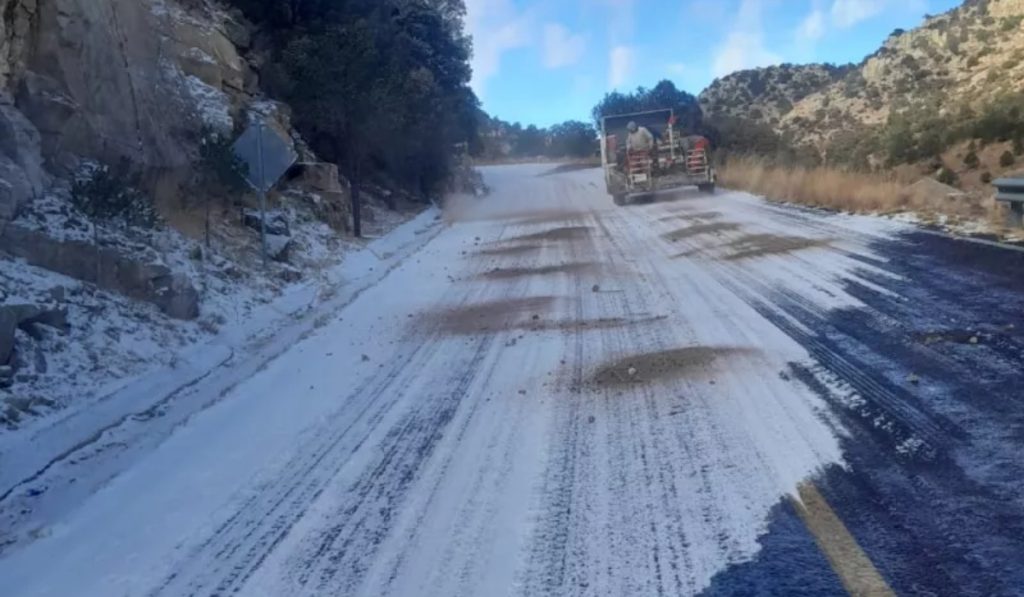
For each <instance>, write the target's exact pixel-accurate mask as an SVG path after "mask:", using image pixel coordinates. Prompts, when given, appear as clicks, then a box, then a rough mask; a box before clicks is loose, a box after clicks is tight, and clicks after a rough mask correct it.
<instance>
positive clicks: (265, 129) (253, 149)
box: [233, 122, 298, 193]
mask: <svg viewBox="0 0 1024 597" xmlns="http://www.w3.org/2000/svg"><path fill="white" fill-rule="evenodd" d="M233 149H234V151H235V156H236V157H238V159H239V160H241V161H242V162H243V163H244V164H245V165H246V166H248V171H247V172H246V180H248V182H249V184H251V185H252V187H253V188H254V189H256V190H257V191H262V192H264V193H265V192H267V191H269V190H270V189H271V188H272V187H273V186H274V184H275V183H277V180H278V179H279V178H281V176H282V175H283V174H284V173H285V172H287V171H288V168H291V167H292V164H294V163H295V160H296V159H298V156H297V155H296V154H295V150H294V149H292V142H291V140H290V139H285V138H284V137H283V136H282V135H281V134H280V133H278V132H277V130H275V129H274V128H273V127H269V126H267V125H265V124H263V122H256V123H253V124H251V125H249V128H247V129H245V132H244V133H242V136H241V137H239V138H238V140H237V141H235V144H234V146H233Z"/></svg>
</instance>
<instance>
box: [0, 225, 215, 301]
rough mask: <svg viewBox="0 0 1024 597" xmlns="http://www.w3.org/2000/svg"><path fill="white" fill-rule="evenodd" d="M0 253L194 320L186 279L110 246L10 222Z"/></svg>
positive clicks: (192, 290)
mask: <svg viewBox="0 0 1024 597" xmlns="http://www.w3.org/2000/svg"><path fill="white" fill-rule="evenodd" d="M0 251H4V252H7V253H9V254H11V255H13V256H14V257H20V258H22V259H24V260H25V261H26V262H27V263H28V264H29V265H34V266H38V267H42V268H45V269H48V270H51V271H54V272H58V273H61V274H64V275H66V276H70V277H72V278H75V279H77V280H81V281H83V282H89V283H92V284H96V285H97V286H98V287H99V288H102V289H104V290H111V291H114V292H117V293H120V294H123V295H125V296H128V297H131V298H134V299H137V300H141V301H146V302H149V303H153V304H154V305H156V306H157V307H159V308H160V310H162V311H163V312H164V313H166V314H167V315H169V316H171V317H174V318H177V319H195V318H196V317H198V316H199V293H198V292H197V291H196V289H195V288H194V287H193V286H192V283H191V282H190V281H189V279H188V277H187V276H184V275H182V274H176V273H174V272H173V271H171V269H170V268H168V267H167V266H166V265H163V264H159V263H145V262H141V261H138V260H136V259H135V258H134V257H133V256H132V255H130V254H127V253H126V252H124V251H121V250H119V249H117V248H116V247H104V246H100V247H96V246H94V245H92V244H90V243H87V242H83V241H77V240H64V241H62V240H57V239H54V238H52V237H50V236H48V235H47V234H45V233H43V232H37V231H34V230H28V229H26V228H22V227H20V226H18V225H15V224H11V225H9V226H8V227H7V229H6V230H4V232H3V235H2V236H0Z"/></svg>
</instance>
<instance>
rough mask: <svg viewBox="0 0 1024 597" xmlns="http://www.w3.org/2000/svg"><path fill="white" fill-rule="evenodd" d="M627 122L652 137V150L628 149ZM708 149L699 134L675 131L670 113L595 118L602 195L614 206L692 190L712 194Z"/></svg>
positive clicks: (644, 113) (664, 111) (673, 118)
mask: <svg viewBox="0 0 1024 597" xmlns="http://www.w3.org/2000/svg"><path fill="white" fill-rule="evenodd" d="M630 122H635V123H636V124H637V126H640V127H644V128H646V129H647V130H648V131H650V132H651V134H652V135H653V136H654V149H653V151H649V152H648V151H635V152H634V151H628V149H627V146H626V145H627V144H626V139H627V138H628V137H629V131H628V129H627V127H628V125H629V123H630ZM710 152H711V147H710V143H709V142H708V140H707V139H706V138H705V137H703V136H700V135H687V134H684V133H683V132H682V131H679V130H677V128H676V118H675V114H674V112H673V111H672V110H653V111H650V112H638V113H635V114H617V115H614V116H605V117H603V118H602V119H601V166H602V168H603V169H604V180H605V185H606V187H607V189H608V194H609V195H611V196H612V199H613V200H614V201H615V204H616V205H627V204H629V203H632V202H634V201H635V200H636V199H638V198H640V197H650V196H653V194H654V193H657V192H659V191H666V190H669V189H679V188H682V187H687V186H696V187H697V188H698V189H699V190H700V191H701V192H704V193H714V192H715V184H716V182H717V177H716V174H715V169H714V167H713V166H712V164H711V155H710Z"/></svg>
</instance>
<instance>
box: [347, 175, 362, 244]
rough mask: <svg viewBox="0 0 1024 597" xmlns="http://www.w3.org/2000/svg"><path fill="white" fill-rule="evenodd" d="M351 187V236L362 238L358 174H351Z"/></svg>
mask: <svg viewBox="0 0 1024 597" xmlns="http://www.w3.org/2000/svg"><path fill="white" fill-rule="evenodd" d="M349 183H350V184H351V186H352V234H353V235H354V236H355V237H356V238H362V236H363V215H362V203H363V202H362V200H361V199H360V197H359V174H358V173H353V175H352V178H351V179H350V180H349Z"/></svg>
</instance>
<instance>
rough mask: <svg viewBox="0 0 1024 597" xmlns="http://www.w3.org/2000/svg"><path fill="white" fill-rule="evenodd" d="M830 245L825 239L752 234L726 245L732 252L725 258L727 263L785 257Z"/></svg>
mask: <svg viewBox="0 0 1024 597" xmlns="http://www.w3.org/2000/svg"><path fill="white" fill-rule="evenodd" d="M830 244H831V241H830V240H827V239H815V238H803V237H799V236H779V235H776V234H752V235H749V236H744V237H743V238H740V239H737V240H735V241H733V242H731V243H729V244H728V245H726V246H727V247H728V248H729V249H731V250H732V251H733V253H732V254H730V255H728V256H727V257H726V259H727V260H729V261H739V260H741V259H750V258H753V257H766V256H769V255H785V254H787V253H794V252H796V251H802V250H804V249H813V248H815V247H826V246H828V245H830Z"/></svg>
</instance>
